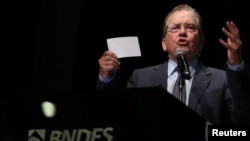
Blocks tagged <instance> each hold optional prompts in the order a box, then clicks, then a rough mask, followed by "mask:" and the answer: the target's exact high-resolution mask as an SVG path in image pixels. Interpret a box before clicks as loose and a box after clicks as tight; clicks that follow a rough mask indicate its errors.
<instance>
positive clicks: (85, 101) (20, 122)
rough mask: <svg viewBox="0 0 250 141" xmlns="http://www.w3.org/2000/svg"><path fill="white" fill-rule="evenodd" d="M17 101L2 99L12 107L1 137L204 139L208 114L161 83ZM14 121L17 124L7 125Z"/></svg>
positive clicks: (95, 140) (5, 115) (4, 118)
mask: <svg viewBox="0 0 250 141" xmlns="http://www.w3.org/2000/svg"><path fill="white" fill-rule="evenodd" d="M5 101H6V99H5ZM44 101H47V102H48V101H49V102H51V103H53V104H54V105H55V107H56V112H55V116H54V117H50V118H48V117H45V116H44V113H43V111H42V108H41V103H42V102H44ZM12 102H13V100H12ZM14 103H15V105H17V106H10V105H11V104H10V103H8V102H5V103H4V104H5V105H4V106H5V107H9V108H10V109H5V110H4V111H2V113H1V117H2V118H1V124H2V125H3V126H1V128H2V129H1V131H4V132H2V139H4V138H8V137H7V136H12V137H15V141H24V140H30V141H31V140H32V139H37V140H38V139H39V140H41V141H127V140H130V141H131V140H132V141H133V140H136V141H161V140H178V139H181V138H182V139H183V138H185V139H188V140H190V139H192V140H205V124H206V120H205V119H203V118H201V117H200V116H198V115H197V114H196V113H195V112H193V111H192V110H191V109H189V108H188V107H186V106H185V105H184V104H183V103H181V102H180V101H178V100H177V99H176V98H174V97H173V96H172V95H170V94H168V93H167V92H166V91H165V90H163V89H162V88H160V87H152V88H137V89H123V90H107V91H93V92H90V91H86V92H84V93H81V94H65V95H54V96H30V97H28V98H27V99H26V100H25V101H21V100H20V101H17V100H16V101H15V102H14ZM2 104H3V103H2ZM12 104H13V103H12ZM2 106H3V105H2ZM11 108H12V109H11ZM9 111H12V112H11V114H10V112H9ZM20 111H22V114H20V113H21V112H20ZM15 112H16V113H15ZM17 113H19V114H17ZM14 115H15V116H16V117H15V119H13V117H12V116H14ZM13 124H14V125H15V130H12V129H13V126H12V127H10V126H9V125H13ZM3 141H4V140H3Z"/></svg>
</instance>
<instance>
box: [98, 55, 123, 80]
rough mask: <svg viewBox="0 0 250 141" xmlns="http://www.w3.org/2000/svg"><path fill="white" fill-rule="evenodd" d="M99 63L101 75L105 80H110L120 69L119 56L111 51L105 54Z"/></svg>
mask: <svg viewBox="0 0 250 141" xmlns="http://www.w3.org/2000/svg"><path fill="white" fill-rule="evenodd" d="M98 63H99V69H100V75H101V76H102V77H104V78H109V77H110V76H111V75H112V74H113V73H115V72H116V71H118V70H119V69H120V61H119V60H118V58H117V56H116V55H115V54H114V53H112V52H110V51H106V52H104V54H103V55H102V57H101V58H100V59H99V60H98Z"/></svg>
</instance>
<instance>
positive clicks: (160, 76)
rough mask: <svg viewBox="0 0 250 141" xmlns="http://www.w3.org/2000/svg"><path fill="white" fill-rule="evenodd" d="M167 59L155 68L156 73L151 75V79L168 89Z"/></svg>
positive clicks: (154, 83) (156, 84) (155, 84)
mask: <svg viewBox="0 0 250 141" xmlns="http://www.w3.org/2000/svg"><path fill="white" fill-rule="evenodd" d="M167 64H168V63H167V61H166V62H165V63H162V64H160V65H159V66H158V67H156V68H154V71H155V72H154V73H155V74H154V75H152V76H151V80H152V83H153V85H154V86H161V87H162V88H163V89H165V90H167V72H168V71H167V69H168V67H167V66H168V65H167Z"/></svg>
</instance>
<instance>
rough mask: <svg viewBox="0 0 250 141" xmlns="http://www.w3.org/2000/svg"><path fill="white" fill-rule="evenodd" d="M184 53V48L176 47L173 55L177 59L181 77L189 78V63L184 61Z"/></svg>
mask: <svg viewBox="0 0 250 141" xmlns="http://www.w3.org/2000/svg"><path fill="white" fill-rule="evenodd" d="M184 54H185V51H184V50H181V49H178V50H176V51H175V53H174V57H175V58H176V59H177V60H178V68H179V70H180V74H181V76H182V78H185V79H190V78H191V75H190V70H189V65H188V63H187V61H186V58H185V56H184Z"/></svg>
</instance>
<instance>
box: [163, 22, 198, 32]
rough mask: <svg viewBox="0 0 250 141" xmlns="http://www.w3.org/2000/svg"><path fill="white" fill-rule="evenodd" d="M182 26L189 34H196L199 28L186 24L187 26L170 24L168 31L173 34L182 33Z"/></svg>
mask: <svg viewBox="0 0 250 141" xmlns="http://www.w3.org/2000/svg"><path fill="white" fill-rule="evenodd" d="M182 26H183V27H184V29H185V31H187V32H194V31H196V30H197V26H196V25H195V24H191V23H185V24H170V25H168V26H167V31H168V32H171V33H176V32H179V31H181V28H182Z"/></svg>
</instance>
